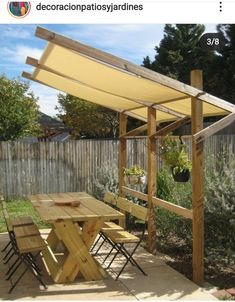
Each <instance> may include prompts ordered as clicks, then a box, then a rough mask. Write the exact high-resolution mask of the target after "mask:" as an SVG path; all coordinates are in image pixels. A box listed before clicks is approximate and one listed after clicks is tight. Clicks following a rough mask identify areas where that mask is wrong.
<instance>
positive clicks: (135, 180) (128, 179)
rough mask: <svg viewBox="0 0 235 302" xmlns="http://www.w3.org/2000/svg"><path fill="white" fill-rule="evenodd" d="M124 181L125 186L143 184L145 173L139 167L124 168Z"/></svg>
mask: <svg viewBox="0 0 235 302" xmlns="http://www.w3.org/2000/svg"><path fill="white" fill-rule="evenodd" d="M124 180H125V183H126V184H145V183H146V171H145V170H144V169H142V168H141V167H139V166H132V167H130V168H125V169H124Z"/></svg>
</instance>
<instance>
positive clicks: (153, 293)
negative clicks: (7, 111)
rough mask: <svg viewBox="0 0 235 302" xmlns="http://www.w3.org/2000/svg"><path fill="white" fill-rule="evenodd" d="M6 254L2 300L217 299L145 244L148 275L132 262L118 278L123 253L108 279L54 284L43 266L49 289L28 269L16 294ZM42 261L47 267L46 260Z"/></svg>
mask: <svg viewBox="0 0 235 302" xmlns="http://www.w3.org/2000/svg"><path fill="white" fill-rule="evenodd" d="M47 233H48V230H46V231H43V236H46V235H47ZM7 238H8V236H7V235H6V234H3V235H2V234H1V235H0V244H1V247H2V246H4V245H5V243H6V241H7ZM108 250H109V248H108V247H107V246H106V247H104V249H103V250H102V252H101V254H100V255H99V257H97V259H98V260H99V261H100V262H101V261H102V259H103V258H104V257H105V255H106V254H107V251H108ZM2 258H3V253H1V255H0V279H1V282H0V300H16V299H17V300H216V298H215V297H213V296H212V295H211V294H209V293H206V292H205V291H204V290H203V289H201V288H199V287H198V286H197V285H196V284H194V283H193V282H191V281H190V280H188V279H187V278H186V277H184V276H183V275H181V274H179V273H178V272H177V271H175V270H173V269H172V268H170V267H169V266H168V265H166V263H165V262H164V261H163V259H164V255H160V254H159V255H157V256H153V255H151V254H149V253H147V252H146V251H145V250H144V249H143V248H139V249H138V252H137V253H136V257H135V259H136V260H137V261H138V263H139V264H140V265H141V267H142V268H143V269H144V270H145V271H146V273H147V276H144V275H143V274H142V273H141V272H140V271H139V270H137V268H136V267H133V266H132V265H130V264H129V265H128V266H127V267H126V269H125V270H124V272H123V274H122V275H121V276H120V278H119V280H118V281H115V276H116V274H117V272H118V271H119V270H120V268H121V267H122V265H123V260H124V259H122V257H119V259H118V261H115V265H114V266H112V269H109V270H108V277H107V279H105V280H101V281H91V282H85V281H84V279H82V278H81V277H80V278H77V279H76V280H75V281H74V282H73V283H70V284H54V283H53V280H52V279H51V277H50V276H49V275H48V274H47V273H46V271H45V269H43V276H44V281H45V283H46V285H47V289H46V290H45V289H44V288H43V287H41V286H39V284H38V281H37V280H36V279H35V278H34V277H32V275H31V273H30V272H28V273H27V274H26V275H25V276H24V277H23V279H22V280H21V281H20V283H19V284H18V285H17V287H16V288H15V289H14V291H13V293H12V294H8V293H7V292H8V290H9V288H10V282H9V281H6V280H5V273H6V271H7V269H8V266H7V265H4V264H3V261H2ZM12 260H13V259H12ZM39 264H40V266H41V267H42V268H43V262H42V261H41V263H39ZM19 273H20V272H19ZM14 277H16V276H14Z"/></svg>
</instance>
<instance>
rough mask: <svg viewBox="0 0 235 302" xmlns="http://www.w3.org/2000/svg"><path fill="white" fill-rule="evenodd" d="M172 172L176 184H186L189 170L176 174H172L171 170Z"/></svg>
mask: <svg viewBox="0 0 235 302" xmlns="http://www.w3.org/2000/svg"><path fill="white" fill-rule="evenodd" d="M171 170H172V175H173V178H174V181H176V182H188V181H189V178H190V172H189V170H183V171H182V172H178V173H175V174H174V173H173V168H172V169H171Z"/></svg>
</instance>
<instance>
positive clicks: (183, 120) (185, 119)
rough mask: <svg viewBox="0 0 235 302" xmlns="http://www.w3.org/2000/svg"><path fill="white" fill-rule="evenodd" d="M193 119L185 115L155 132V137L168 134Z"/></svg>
mask: <svg viewBox="0 0 235 302" xmlns="http://www.w3.org/2000/svg"><path fill="white" fill-rule="evenodd" d="M190 121H191V119H190V118H189V117H188V116H185V117H183V118H181V119H179V120H177V121H175V122H173V123H171V124H170V125H167V126H166V127H164V128H162V129H160V130H158V131H157V132H155V133H154V134H153V137H155V138H156V137H157V136H163V135H167V134H168V133H170V132H172V131H174V130H176V129H177V128H179V127H180V126H183V125H185V124H188V123H189V122H190Z"/></svg>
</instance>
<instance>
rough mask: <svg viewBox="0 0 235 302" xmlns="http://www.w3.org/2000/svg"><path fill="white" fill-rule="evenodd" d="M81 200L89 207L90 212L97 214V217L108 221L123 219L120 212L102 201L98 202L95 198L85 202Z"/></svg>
mask: <svg viewBox="0 0 235 302" xmlns="http://www.w3.org/2000/svg"><path fill="white" fill-rule="evenodd" d="M80 200H81V203H82V204H83V205H84V206H85V207H87V208H88V209H89V210H91V211H93V212H94V213H95V214H96V217H102V218H104V219H106V220H111V219H121V218H123V215H122V214H121V213H120V212H118V211H117V210H115V209H113V208H111V207H109V206H108V205H106V204H104V203H103V202H102V201H100V200H97V199H95V198H89V199H84V200H83V199H82V198H81V199H80ZM78 209H79V207H78Z"/></svg>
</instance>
